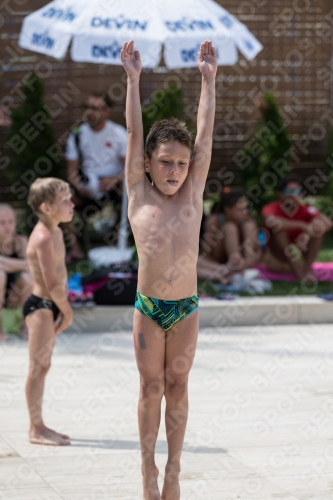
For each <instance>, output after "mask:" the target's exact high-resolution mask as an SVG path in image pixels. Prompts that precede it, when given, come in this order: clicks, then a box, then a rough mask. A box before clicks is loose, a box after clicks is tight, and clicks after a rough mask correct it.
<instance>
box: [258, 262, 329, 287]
mask: <svg viewBox="0 0 333 500" xmlns="http://www.w3.org/2000/svg"><path fill="white" fill-rule="evenodd" d="M254 267H255V268H256V269H259V271H260V272H261V274H262V276H263V277H264V278H267V279H268V280H271V281H295V276H294V275H293V274H289V273H288V274H286V273H276V272H275V271H270V270H269V269H267V266H266V264H263V263H260V264H257V265H256V266H254ZM311 269H312V272H313V274H314V275H315V277H316V278H317V280H318V281H332V282H333V262H314V263H313V264H312V266H311Z"/></svg>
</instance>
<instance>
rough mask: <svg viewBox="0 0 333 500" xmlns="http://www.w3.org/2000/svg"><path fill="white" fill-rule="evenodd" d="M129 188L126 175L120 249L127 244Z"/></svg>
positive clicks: (119, 240)
mask: <svg viewBox="0 0 333 500" xmlns="http://www.w3.org/2000/svg"><path fill="white" fill-rule="evenodd" d="M127 202H128V197H127V190H126V181H125V176H124V180H123V196H122V200H121V218H120V228H119V234H118V249H119V250H124V249H125V248H126V245H127V236H128V227H127Z"/></svg>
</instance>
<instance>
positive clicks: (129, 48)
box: [120, 40, 142, 78]
mask: <svg viewBox="0 0 333 500" xmlns="http://www.w3.org/2000/svg"><path fill="white" fill-rule="evenodd" d="M120 58H121V62H122V63H123V66H124V68H125V71H126V73H127V75H128V76H129V77H130V78H135V77H138V76H140V73H141V69H142V64H141V57H140V52H139V51H138V50H134V41H133V40H132V41H131V42H129V43H128V42H125V43H124V46H123V48H122V49H121V52H120Z"/></svg>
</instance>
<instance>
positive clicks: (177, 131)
mask: <svg viewBox="0 0 333 500" xmlns="http://www.w3.org/2000/svg"><path fill="white" fill-rule="evenodd" d="M171 141H178V142H180V143H181V144H184V146H186V147H187V148H188V149H189V150H190V151H191V149H192V136H191V133H190V132H189V130H188V129H187V127H186V123H185V122H181V121H179V120H177V119H176V118H169V119H167V120H159V121H157V122H155V123H154V125H153V126H152V127H151V129H150V130H149V133H148V135H147V139H146V145H145V154H146V155H147V156H148V158H151V156H152V154H153V152H154V151H155V149H156V148H157V146H159V145H160V144H163V143H166V142H171Z"/></svg>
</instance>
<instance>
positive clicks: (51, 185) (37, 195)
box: [28, 177, 70, 215]
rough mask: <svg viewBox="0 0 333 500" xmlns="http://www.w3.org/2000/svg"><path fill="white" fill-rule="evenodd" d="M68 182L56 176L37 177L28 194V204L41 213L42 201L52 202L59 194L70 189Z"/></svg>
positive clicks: (36, 212) (35, 211)
mask: <svg viewBox="0 0 333 500" xmlns="http://www.w3.org/2000/svg"><path fill="white" fill-rule="evenodd" d="M69 189H70V187H69V184H68V182H65V181H63V180H62V179H57V178H56V177H43V178H38V179H36V180H35V181H34V182H33V183H32V184H31V186H30V189H29V195H28V205H30V207H31V209H32V211H33V212H34V213H35V214H36V215H38V214H40V211H39V207H40V206H41V204H42V203H49V204H52V203H54V202H55V200H56V198H57V195H58V194H60V193H64V192H66V191H69Z"/></svg>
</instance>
